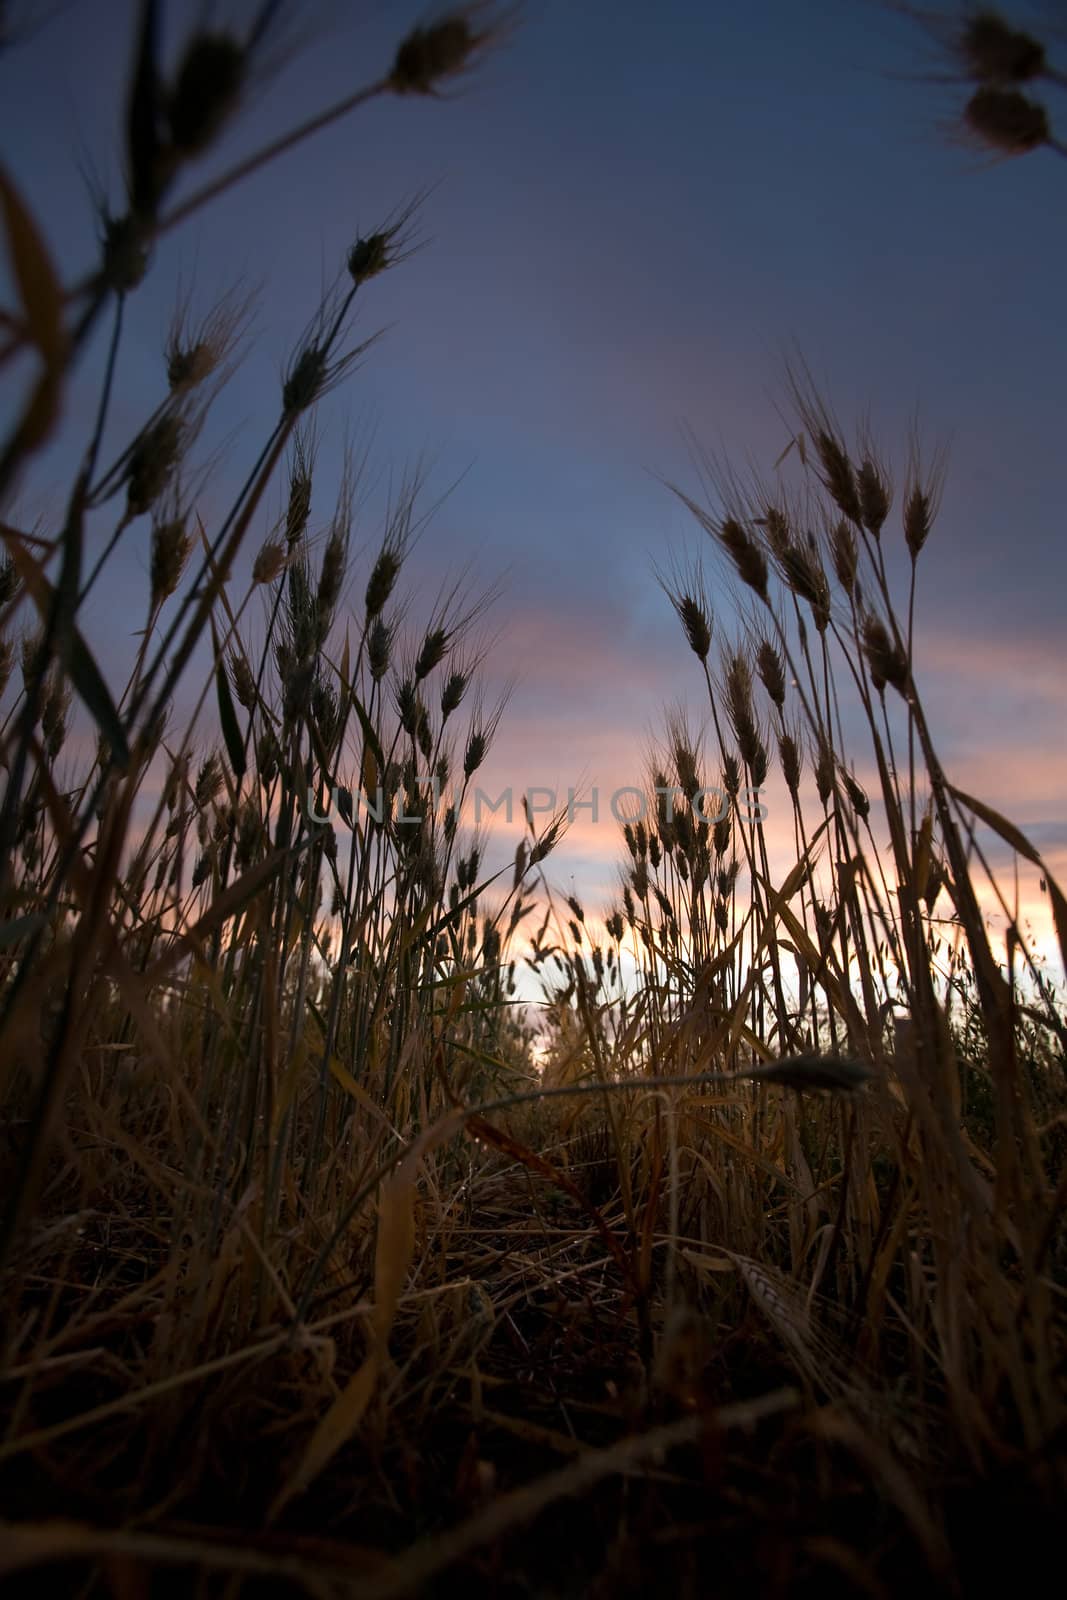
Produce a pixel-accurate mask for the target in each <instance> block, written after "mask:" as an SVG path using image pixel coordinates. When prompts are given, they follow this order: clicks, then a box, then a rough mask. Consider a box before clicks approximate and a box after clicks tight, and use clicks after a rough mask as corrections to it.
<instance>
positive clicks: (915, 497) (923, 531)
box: [904, 484, 934, 561]
mask: <svg viewBox="0 0 1067 1600" xmlns="http://www.w3.org/2000/svg"><path fill="white" fill-rule="evenodd" d="M933 520H934V507H933V504H932V502H931V498H930V496H929V494H927V493H926V491H925V490H924V489H921V488H920V487H919V486H918V485H917V484H916V486H915V487H914V488H913V489H912V491H911V493H910V494H909V495H908V498H907V502H906V504H905V506H904V542H905V544H906V545H907V547H908V550H909V552H910V554H911V559H912V560H913V561H917V560H918V558H919V551H920V550H921V549H922V547H923V545H924V544H925V543H926V541H927V539H928V538H929V537H930V528H931V526H932V524H933Z"/></svg>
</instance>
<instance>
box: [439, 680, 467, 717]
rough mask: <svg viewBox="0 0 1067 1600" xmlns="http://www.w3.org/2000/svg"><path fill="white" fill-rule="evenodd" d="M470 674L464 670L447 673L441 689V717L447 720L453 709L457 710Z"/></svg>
mask: <svg viewBox="0 0 1067 1600" xmlns="http://www.w3.org/2000/svg"><path fill="white" fill-rule="evenodd" d="M469 683H470V676H469V674H467V673H465V672H452V673H450V674H449V676H448V679H447V681H446V683H445V686H444V688H443V689H442V690H441V719H442V721H445V722H447V720H448V718H449V717H450V716H451V715H452V713H453V711H458V710H459V707H460V705H461V703H462V701H463V696H464V695H465V694H466V692H467V685H468V684H469Z"/></svg>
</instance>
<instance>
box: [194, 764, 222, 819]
mask: <svg viewBox="0 0 1067 1600" xmlns="http://www.w3.org/2000/svg"><path fill="white" fill-rule="evenodd" d="M221 788H222V763H221V762H220V761H219V758H218V756H217V755H215V754H214V753H212V754H211V755H209V756H208V758H207V760H206V761H205V762H204V763H203V765H202V766H201V768H200V771H199V773H198V775H197V779H196V790H195V794H196V805H197V810H198V811H203V810H204V809H205V808H206V807H207V806H209V805H210V804H211V802H212V801H213V800H214V799H215V798H216V796H217V795H218V792H219V790H220V789H221Z"/></svg>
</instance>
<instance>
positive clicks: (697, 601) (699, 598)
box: [668, 590, 712, 661]
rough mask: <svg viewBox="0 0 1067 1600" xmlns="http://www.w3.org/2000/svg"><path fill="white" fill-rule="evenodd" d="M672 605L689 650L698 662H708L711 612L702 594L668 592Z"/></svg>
mask: <svg viewBox="0 0 1067 1600" xmlns="http://www.w3.org/2000/svg"><path fill="white" fill-rule="evenodd" d="M668 595H669V597H670V602H671V605H672V606H673V607H674V609H675V612H676V613H677V616H678V620H679V621H680V622H681V624H682V628H683V630H684V632H685V636H686V639H687V640H688V641H689V648H690V650H692V652H693V654H694V655H695V656H696V658H697V660H698V661H706V660H707V659H708V652H709V650H710V649H711V628H712V620H711V612H710V611H709V609H708V606H707V601H706V600H705V599H704V597H703V595H701V594H689V593H684V594H674V593H671V591H670V590H668Z"/></svg>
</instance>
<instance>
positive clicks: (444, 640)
mask: <svg viewBox="0 0 1067 1600" xmlns="http://www.w3.org/2000/svg"><path fill="white" fill-rule="evenodd" d="M447 649H448V632H447V630H446V629H445V628H431V629H430V631H429V632H428V633H427V635H426V637H425V639H424V640H423V642H422V649H421V650H420V651H419V654H418V658H417V660H416V662H415V681H416V683H421V682H422V680H423V679H424V678H428V677H429V676H430V673H431V672H433V670H434V668H435V667H437V666H439V665H440V663H441V662H442V661H443V659H444V655H445V651H446V650H447Z"/></svg>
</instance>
